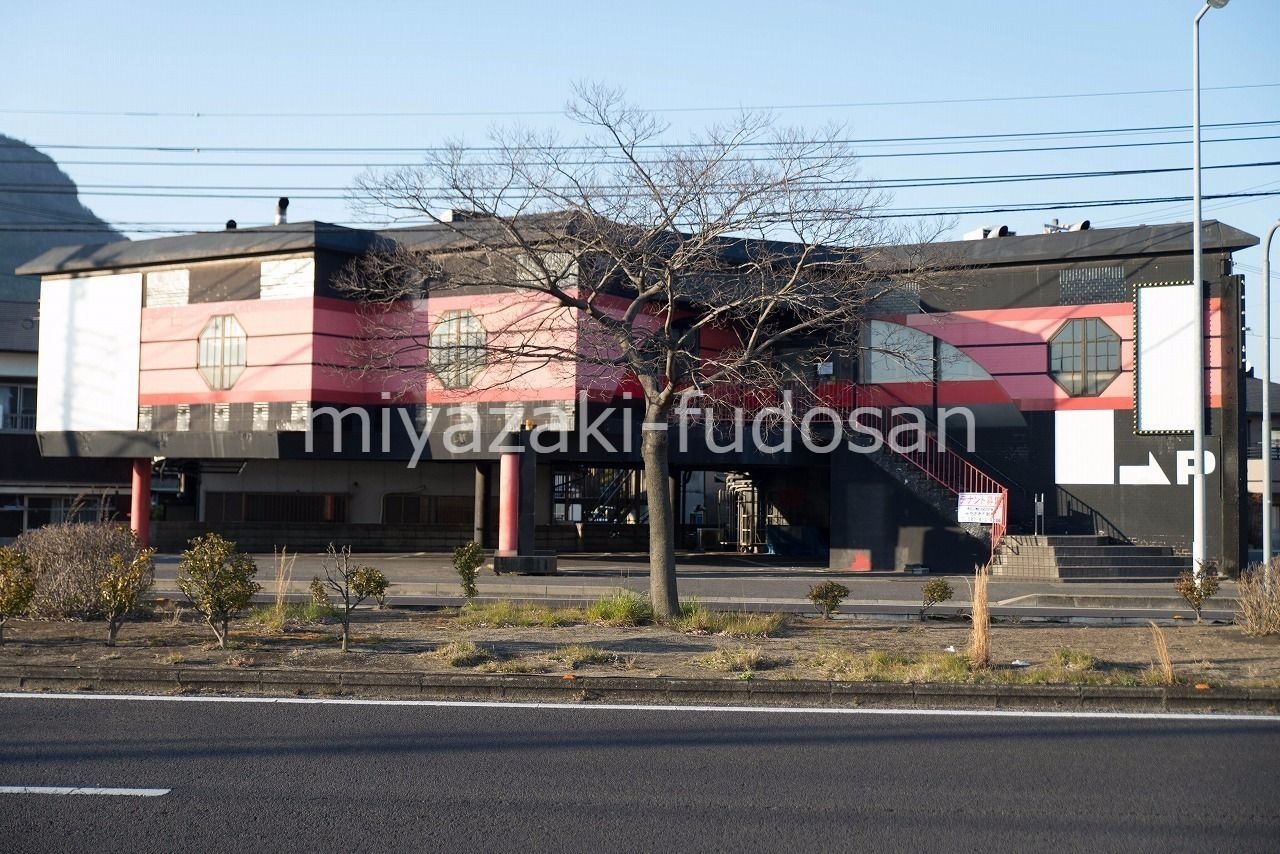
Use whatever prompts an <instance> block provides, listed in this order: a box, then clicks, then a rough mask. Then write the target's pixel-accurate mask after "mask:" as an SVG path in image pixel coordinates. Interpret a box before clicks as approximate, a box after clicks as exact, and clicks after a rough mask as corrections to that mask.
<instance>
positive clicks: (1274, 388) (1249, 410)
mask: <svg viewBox="0 0 1280 854" xmlns="http://www.w3.org/2000/svg"><path fill="white" fill-rule="evenodd" d="M1244 411H1245V413H1246V414H1248V415H1261V414H1262V380H1261V379H1259V378H1258V377H1245V378H1244ZM1271 414H1272V416H1273V417H1280V383H1272V384H1271Z"/></svg>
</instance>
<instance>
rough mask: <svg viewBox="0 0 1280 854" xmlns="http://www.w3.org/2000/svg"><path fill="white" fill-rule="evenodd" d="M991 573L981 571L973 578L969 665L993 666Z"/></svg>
mask: <svg viewBox="0 0 1280 854" xmlns="http://www.w3.org/2000/svg"><path fill="white" fill-rule="evenodd" d="M990 578H991V576H990V573H989V572H988V571H987V570H986V569H979V570H978V571H977V572H976V573H975V574H974V576H973V610H972V613H971V614H970V616H971V617H972V619H973V625H972V626H971V627H970V629H969V664H970V665H971V666H973V667H990V666H991V605H990V601H989V600H988V598H987V582H988V581H989V580H990Z"/></svg>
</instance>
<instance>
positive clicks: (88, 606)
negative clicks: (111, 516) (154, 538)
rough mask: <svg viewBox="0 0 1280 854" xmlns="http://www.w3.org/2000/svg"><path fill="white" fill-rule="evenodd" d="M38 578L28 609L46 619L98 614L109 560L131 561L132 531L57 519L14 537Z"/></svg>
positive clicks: (134, 549)
mask: <svg viewBox="0 0 1280 854" xmlns="http://www.w3.org/2000/svg"><path fill="white" fill-rule="evenodd" d="M14 546H15V547H16V548H17V549H18V550H19V551H21V552H22V553H23V554H25V555H26V556H27V559H28V560H29V561H30V562H31V568H32V570H33V571H34V572H35V576H36V592H35V599H34V601H33V602H32V612H33V613H35V614H38V615H40V616H44V617H77V618H81V619H93V618H98V617H102V616H104V614H105V609H104V607H103V602H102V584H103V581H105V580H106V579H107V577H108V576H109V575H110V573H111V568H112V564H111V559H112V557H114V556H119V557H120V558H121V559H122V560H123V561H124V563H125V564H126V565H129V564H131V563H133V561H134V560H135V559H136V558H137V557H138V553H139V552H140V551H141V548H142V547H141V545H140V544H139V543H138V538H137V537H135V536H134V534H133V532H132V531H130V530H129V529H128V528H125V527H123V526H121V525H115V524H110V523H105V522H61V523H58V524H55V525H45V526H44V527H43V528H37V529H36V530H34V531H28V532H26V533H25V534H23V535H22V536H20V537H18V539H17V540H16V541H15V543H14Z"/></svg>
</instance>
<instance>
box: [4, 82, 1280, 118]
mask: <svg viewBox="0 0 1280 854" xmlns="http://www.w3.org/2000/svg"><path fill="white" fill-rule="evenodd" d="M1275 87H1280V83H1243V84H1236V85H1230V86H1203V87H1201V91H1203V92H1215V91H1216V92H1223V91H1232V90H1249V89H1270V88H1275ZM1190 91H1191V90H1190V89H1186V88H1182V89H1128V90H1120V91H1111V92H1066V93H1058V94H1037V95H1003V96H1000V95H994V96H986V97H969V98H926V99H917V100H892V101H844V102H832V103H808V104H755V105H746V104H739V105H725V104H720V105H708V106H684V107H659V108H653V109H647V110H642V112H647V113H712V112H735V113H736V112H766V111H782V110H834V109H858V108H867V107H917V106H933V105H942V104H991V103H1007V102H1017V101H1060V100H1073V99H1080V98H1118V97H1133V96H1140V95H1172V94H1181V93H1185V92H1190ZM0 114H4V115H42V116H92V117H114V118H148V119H153V118H159V119H164V118H188V119H206V118H209V119H271V118H279V119H300V118H335V119H351V118H495V117H518V116H557V115H564V110H563V109H559V110H546V109H543V110H370V111H352V112H339V111H322V112H306V111H275V110H272V111H265V112H243V111H240V112H222V111H207V110H197V111H186V110H183V111H164V110H72V109H49V108H39V107H0Z"/></svg>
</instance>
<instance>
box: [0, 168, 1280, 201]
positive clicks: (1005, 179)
mask: <svg viewBox="0 0 1280 854" xmlns="http://www.w3.org/2000/svg"><path fill="white" fill-rule="evenodd" d="M1270 166H1280V160H1263V161H1256V162H1251V163H1223V164H1217V165H1213V166H1205V167H1202V168H1203V169H1205V170H1206V171H1207V170H1216V169H1252V168H1263V167H1270ZM1189 171H1191V167H1190V166H1168V167H1152V168H1148V169H1102V170H1091V171H1085V172H1039V173H1028V174H1012V175H1009V174H996V175H966V176H951V177H947V176H935V177H917V178H886V179H881V180H866V181H835V182H829V181H796V182H794V186H796V187H801V188H806V189H822V190H830V191H836V190H850V189H875V188H883V189H912V188H928V187H961V186H975V185H981V184H1010V183H1030V182H1039V181H1065V180H1078V179H1087V178H1122V177H1131V176H1135V175H1158V174H1170V173H1179V172H1189ZM626 188H627V187H626V185H621V184H602V185H595V186H593V187H592V189H593V190H619V189H626ZM265 189H268V188H267V187H264V186H262V185H260V184H258V185H225V184H216V185H213V184H79V185H77V186H66V185H65V184H52V183H47V182H46V183H24V184H0V194H3V193H12V194H15V195H77V194H82V195H87V196H95V195H116V196H119V195H131V194H132V193H124V192H103V191H139V192H137V195H139V196H149V195H152V193H150V192H141V191H153V190H183V191H218V192H231V191H237V192H252V191H261V190H265ZM271 189H272V191H273V192H277V193H324V192H340V193H349V192H350V191H351V188H350V187H346V186H274V187H273V188H271ZM420 189H422V190H427V191H439V192H447V191H448V190H449V188H448V187H441V186H428V187H422V188H420ZM468 189H472V190H477V191H493V190H497V189H506V188H498V187H472V188H468ZM537 189H539V190H547V191H569V190H572V189H573V188H572V187H569V186H567V185H565V186H548V187H539V188H537ZM192 197H193V198H201V197H202V196H201V195H199V194H198V193H193V194H192ZM299 198H318V197H316V196H305V197H304V196H299ZM343 198H345V196H344V197H343Z"/></svg>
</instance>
